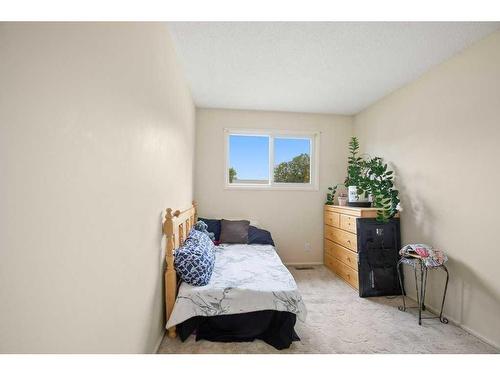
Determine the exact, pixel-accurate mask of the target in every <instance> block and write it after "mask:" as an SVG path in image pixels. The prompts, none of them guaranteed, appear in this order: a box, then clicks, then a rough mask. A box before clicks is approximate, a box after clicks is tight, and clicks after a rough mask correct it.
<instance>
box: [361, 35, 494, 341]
mask: <svg viewBox="0 0 500 375" xmlns="http://www.w3.org/2000/svg"><path fill="white" fill-rule="evenodd" d="M355 135H357V136H358V137H359V138H360V142H361V146H362V148H363V149H364V151H366V152H368V153H369V154H373V155H380V156H383V157H384V158H386V159H387V160H388V161H390V162H391V163H392V165H393V167H394V169H395V171H396V173H397V176H396V179H397V182H398V185H399V188H400V190H401V198H402V205H403V207H404V211H403V212H402V218H401V220H402V224H401V225H402V239H403V242H404V243H411V242H424V243H429V244H431V245H433V246H436V247H438V248H440V249H443V250H444V251H446V252H447V253H448V255H449V257H450V260H449V264H448V266H449V269H450V273H451V280H450V282H451V284H450V289H449V293H448V299H447V302H446V310H445V312H446V315H447V316H449V317H450V318H452V319H453V320H454V321H456V322H458V323H459V324H462V325H463V326H464V327H465V328H467V329H469V330H470V331H472V332H475V333H476V334H478V335H480V336H482V337H483V338H485V339H487V340H488V341H490V342H491V343H493V344H494V345H496V346H497V347H500V324H499V317H500V277H499V274H500V272H499V271H500V269H499V265H500V251H499V238H498V233H497V232H498V226H499V217H498V213H499V212H500V211H499V201H498V196H499V186H500V167H499V162H500V148H499V144H498V143H499V140H500V32H496V33H494V34H492V35H491V36H490V37H488V38H486V39H485V40H483V41H481V42H479V43H477V44H476V45H474V46H472V47H471V48H469V49H467V50H465V51H464V52H463V53H461V54H459V55H458V56H456V57H454V58H452V59H451V60H449V61H447V62H445V63H444V64H441V65H439V66H437V67H435V68H434V69H432V70H431V71H429V72H428V73H427V74H425V75H424V76H422V77H421V78H420V79H419V80H417V81H415V82H414V83H412V84H410V85H408V86H406V87H404V88H402V89H400V90H399V91H397V92H395V93H393V94H392V95H389V96H388V97H386V98H385V99H383V100H382V101H380V102H379V103H377V104H375V105H373V106H371V107H370V108H368V109H367V110H365V111H363V112H362V113H360V114H359V115H357V116H356V117H355ZM442 282H443V278H442V276H440V275H438V274H437V271H436V273H433V274H432V275H431V276H430V277H429V283H430V287H431V293H430V295H429V297H430V298H429V301H430V303H431V305H432V306H434V307H438V306H439V297H438V296H440V293H441V292H442V289H440V288H441V287H442V284H440V283H442ZM409 291H410V292H413V288H411V289H409Z"/></svg>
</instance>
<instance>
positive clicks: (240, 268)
mask: <svg viewBox="0 0 500 375" xmlns="http://www.w3.org/2000/svg"><path fill="white" fill-rule="evenodd" d="M260 310H279V311H289V312H292V313H294V314H296V315H297V317H298V319H299V320H301V321H304V320H305V318H306V314H307V312H306V307H305V305H304V302H303V301H302V297H301V296H300V293H299V291H298V289H297V284H295V280H294V279H293V276H292V275H291V274H290V272H289V271H288V269H287V268H286V267H285V266H284V265H283V263H282V262H281V260H280V258H279V256H278V254H276V251H275V250H274V247H273V246H271V245H221V246H219V247H217V250H216V257H215V266H214V271H213V274H212V278H211V279H210V282H209V283H208V284H207V285H205V286H192V285H189V284H187V283H182V284H181V286H180V287H179V294H178V295H177V300H176V302H175V305H174V309H173V311H172V315H171V316H170V319H169V320H168V322H167V328H169V327H172V326H174V325H177V324H179V323H182V322H183V321H185V320H187V319H189V318H191V317H193V316H214V315H227V314H239V313H246V312H252V311H260Z"/></svg>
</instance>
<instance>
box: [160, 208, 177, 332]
mask: <svg viewBox="0 0 500 375" xmlns="http://www.w3.org/2000/svg"><path fill="white" fill-rule="evenodd" d="M173 218H174V215H172V209H171V208H167V214H166V215H165V223H164V224H163V233H165V236H166V237H167V245H166V249H165V258H166V259H165V260H166V263H167V270H166V272H165V309H166V315H167V321H168V318H170V314H171V313H172V309H173V308H174V303H175V297H176V293H177V274H176V272H175V268H174V249H175V243H174V222H173ZM168 336H169V337H172V338H174V337H176V332H175V326H174V327H171V328H169V329H168Z"/></svg>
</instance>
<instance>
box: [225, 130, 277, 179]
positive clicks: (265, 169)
mask: <svg viewBox="0 0 500 375" xmlns="http://www.w3.org/2000/svg"><path fill="white" fill-rule="evenodd" d="M229 166H230V167H233V168H234V169H236V173H237V174H236V178H237V179H239V180H268V179H269V137H263V136H255V135H252V136H246V135H231V136H229Z"/></svg>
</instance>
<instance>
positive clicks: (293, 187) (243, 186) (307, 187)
mask: <svg viewBox="0 0 500 375" xmlns="http://www.w3.org/2000/svg"><path fill="white" fill-rule="evenodd" d="M297 185H298V186H297ZM297 185H295V184H293V185H288V184H274V185H257V184H255V185H252V184H238V185H236V184H231V185H230V184H226V185H225V186H224V189H225V190H278V191H279V190H281V191H283V190H288V191H319V189H318V187H317V186H314V185H309V184H308V185H302V184H297Z"/></svg>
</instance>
